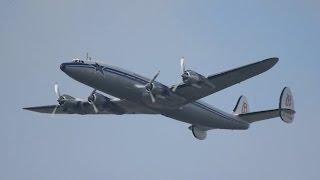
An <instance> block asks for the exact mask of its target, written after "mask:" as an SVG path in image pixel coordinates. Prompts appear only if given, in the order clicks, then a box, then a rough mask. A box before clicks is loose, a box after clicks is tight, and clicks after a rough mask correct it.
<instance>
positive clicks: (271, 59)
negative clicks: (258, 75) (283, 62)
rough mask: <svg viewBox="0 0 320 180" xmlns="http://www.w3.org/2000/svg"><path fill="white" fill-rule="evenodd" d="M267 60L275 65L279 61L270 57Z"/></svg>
mask: <svg viewBox="0 0 320 180" xmlns="http://www.w3.org/2000/svg"><path fill="white" fill-rule="evenodd" d="M267 60H269V61H271V62H273V64H277V62H278V61H279V58H278V57H272V58H269V59H267Z"/></svg>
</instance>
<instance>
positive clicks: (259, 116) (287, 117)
mask: <svg viewBox="0 0 320 180" xmlns="http://www.w3.org/2000/svg"><path fill="white" fill-rule="evenodd" d="M240 99H241V97H240ZM237 106H238V105H237ZM237 106H236V108H235V109H236V110H238V109H239V108H238V107H237ZM236 112H237V113H235V114H236V115H238V117H239V118H241V119H242V120H244V121H247V122H249V123H252V122H256V121H261V120H266V119H271V118H276V117H280V118H281V119H282V121H284V122H286V123H291V122H292V121H293V119H294V114H295V113H296V111H295V109H294V100H293V96H292V93H291V90H290V89H289V88H288V87H285V88H284V89H283V90H282V93H281V95H280V101H279V108H278V109H271V110H266V111H258V112H251V113H239V112H238V111H236Z"/></svg>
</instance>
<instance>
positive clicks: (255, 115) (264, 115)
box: [239, 109, 295, 123]
mask: <svg viewBox="0 0 320 180" xmlns="http://www.w3.org/2000/svg"><path fill="white" fill-rule="evenodd" d="M281 113H286V114H290V115H294V113H295V111H294V110H291V109H273V110H267V111H259V112H252V113H247V114H239V117H240V118H241V119H243V120H245V121H247V122H248V123H253V122H256V121H261V120H266V119H272V118H276V117H279V116H280V114H281Z"/></svg>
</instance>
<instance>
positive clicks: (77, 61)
mask: <svg viewBox="0 0 320 180" xmlns="http://www.w3.org/2000/svg"><path fill="white" fill-rule="evenodd" d="M73 62H74V63H82V64H83V63H84V61H82V60H80V59H73Z"/></svg>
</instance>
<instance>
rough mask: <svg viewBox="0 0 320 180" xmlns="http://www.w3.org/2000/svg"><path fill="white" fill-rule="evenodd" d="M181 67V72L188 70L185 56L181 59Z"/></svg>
mask: <svg viewBox="0 0 320 180" xmlns="http://www.w3.org/2000/svg"><path fill="white" fill-rule="evenodd" d="M180 67H181V74H183V73H184V72H185V71H186V65H185V63H184V57H182V58H181V59H180Z"/></svg>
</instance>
